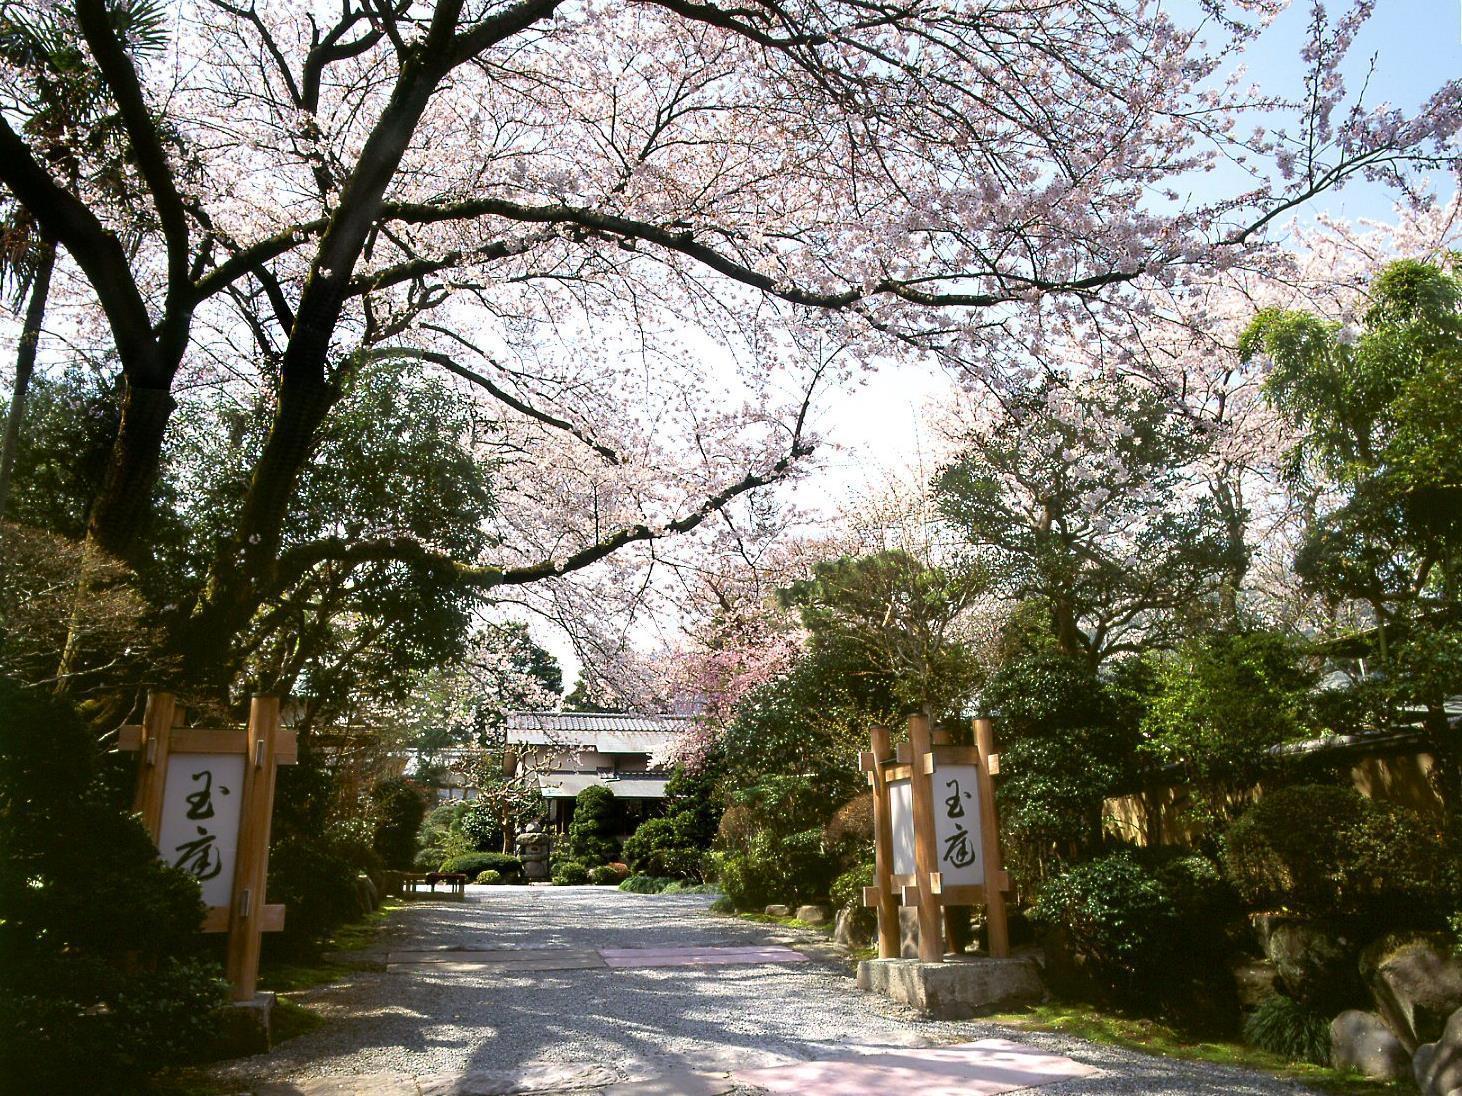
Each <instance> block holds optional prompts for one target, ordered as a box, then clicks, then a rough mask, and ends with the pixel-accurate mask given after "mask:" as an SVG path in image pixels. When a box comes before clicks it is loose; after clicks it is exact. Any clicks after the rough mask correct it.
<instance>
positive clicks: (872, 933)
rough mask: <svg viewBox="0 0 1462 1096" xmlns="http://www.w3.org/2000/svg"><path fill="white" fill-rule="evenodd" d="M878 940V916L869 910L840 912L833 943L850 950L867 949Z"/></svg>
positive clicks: (844, 910)
mask: <svg viewBox="0 0 1462 1096" xmlns="http://www.w3.org/2000/svg"><path fill="white" fill-rule="evenodd" d="M877 938H878V915H877V914H875V913H874V912H873V911H872V910H867V909H843V910H838V915H837V917H836V918H835V919H834V921H833V941H834V943H837V944H841V945H842V946H843V947H845V948H848V949H849V950H856V949H858V948H866V947H867V946H868V945H869V944H871V943H873V941H874V940H876V939H877Z"/></svg>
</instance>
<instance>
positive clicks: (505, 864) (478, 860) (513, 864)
mask: <svg viewBox="0 0 1462 1096" xmlns="http://www.w3.org/2000/svg"><path fill="white" fill-rule="evenodd" d="M437 871H441V872H460V873H462V874H463V875H465V876H467V877H468V878H469V879H476V878H477V877H478V876H479V875H481V874H482V873H483V872H485V871H495V872H498V873H499V874H501V875H502V877H503V878H504V879H510V878H513V877H515V876H519V875H522V874H523V861H521V860H519V859H518V858H517V857H516V856H509V855H508V854H507V853H505V852H468V853H463V854H462V855H461V856H453V857H449V858H448V859H446V860H443V861H442V865H441V867H439V868H438V869H437Z"/></svg>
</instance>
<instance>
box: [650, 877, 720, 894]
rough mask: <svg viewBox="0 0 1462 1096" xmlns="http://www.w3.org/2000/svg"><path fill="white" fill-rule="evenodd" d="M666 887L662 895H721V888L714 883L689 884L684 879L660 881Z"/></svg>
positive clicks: (662, 890)
mask: <svg viewBox="0 0 1462 1096" xmlns="http://www.w3.org/2000/svg"><path fill="white" fill-rule="evenodd" d="M660 882H662V883H664V884H665V885H664V886H663V887H662V888H661V890H660V893H661V894H720V893H721V888H720V887H718V886H716V885H715V884H713V883H687V882H686V881H685V880H684V879H671V880H669V881H668V882H666V881H665V880H663V879H662V880H660Z"/></svg>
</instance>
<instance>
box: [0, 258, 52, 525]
mask: <svg viewBox="0 0 1462 1096" xmlns="http://www.w3.org/2000/svg"><path fill="white" fill-rule="evenodd" d="M55 266H56V241H55V240H51V239H46V240H43V241H42V242H41V250H40V255H39V256H38V258H37V262H36V271H35V280H34V281H33V282H32V283H31V290H30V304H29V305H28V306H27V307H26V310H25V323H24V325H23V326H22V327H21V329H20V349H19V350H18V351H17V352H16V355H15V391H14V392H12V393H11V394H10V417H9V418H8V419H6V420H5V442H4V446H3V448H0V517H4V515H5V507H6V505H7V504H8V503H9V501H10V477H11V474H12V473H13V472H14V470H15V452H16V449H17V448H19V445H20V425H21V420H22V419H24V417H25V397H26V392H27V390H28V389H29V388H30V378H31V374H32V373H33V372H34V371H35V366H36V346H37V344H38V343H39V342H40V338H41V323H42V321H44V320H45V318H46V299H47V298H48V297H49V296H50V294H51V271H52V270H54V269H55Z"/></svg>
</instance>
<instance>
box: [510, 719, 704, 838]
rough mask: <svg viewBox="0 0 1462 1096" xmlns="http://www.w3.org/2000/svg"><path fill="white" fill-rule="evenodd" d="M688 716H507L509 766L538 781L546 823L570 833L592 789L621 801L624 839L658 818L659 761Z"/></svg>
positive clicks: (662, 776)
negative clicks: (577, 804) (579, 801)
mask: <svg viewBox="0 0 1462 1096" xmlns="http://www.w3.org/2000/svg"><path fill="white" fill-rule="evenodd" d="M693 723H694V719H693V717H691V716H675V715H645V714H642V713H638V712H623V713H621V712H508V713H507V722H506V726H505V732H506V744H507V748H508V750H509V751H510V753H511V756H512V757H513V763H514V764H517V765H522V766H526V767H528V768H529V769H531V770H532V771H533V772H535V773H536V774H537V777H538V787H539V790H540V791H542V792H543V795H544V797H545V798H546V799H547V800H548V803H549V818H548V821H549V824H550V825H551V826H552V827H553V828H555V829H558V830H563V829H565V828H567V826H568V823H569V820H570V819H571V818H572V817H573V801H574V798H575V797H576V796H577V795H578V794H579V793H580V792H581V791H583V790H584V789H585V788H589V787H593V786H595V785H599V786H603V787H606V788H608V789H609V790H610V791H611V792H613V793H614V797H615V799H616V800H620V801H621V803H620V806H621V808H622V810H621V814H622V815H623V825H624V827H625V829H626V832H629V830H632V829H633V828H634V825H635V824H637V823H638V821H639V820H640V819H642V818H645V817H647V816H650V815H653V814H656V813H658V812H659V808H660V806H661V804H662V803H663V801H664V799H665V784H666V782H667V781H668V780H669V779H670V774H669V772H668V771H667V770H666V769H664V768H662V767H660V764H659V762H660V761H661V760H662V759H663V758H666V757H668V756H671V755H673V754H674V752H675V748H676V746H677V745H678V744H679V742H680V741H681V739H682V738H683V737H684V736H685V734H686V733H687V732H688V731H689V730H690V729H691V727H692V725H693Z"/></svg>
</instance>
